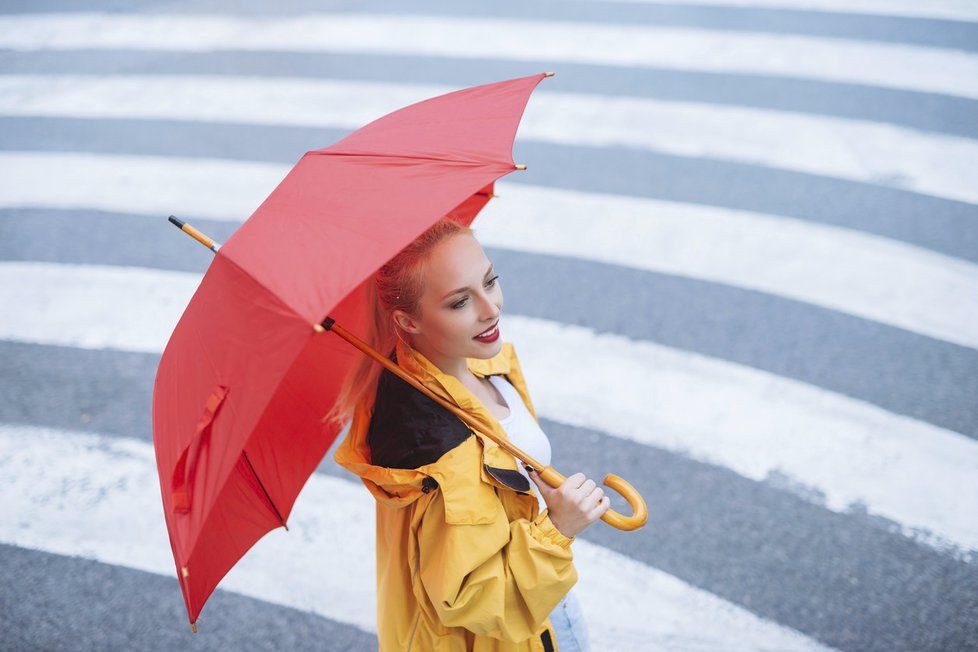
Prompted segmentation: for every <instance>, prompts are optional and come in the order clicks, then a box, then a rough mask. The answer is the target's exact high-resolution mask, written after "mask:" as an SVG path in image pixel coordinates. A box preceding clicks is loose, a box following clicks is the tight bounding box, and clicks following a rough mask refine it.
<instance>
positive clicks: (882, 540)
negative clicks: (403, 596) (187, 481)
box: [0, 0, 978, 651]
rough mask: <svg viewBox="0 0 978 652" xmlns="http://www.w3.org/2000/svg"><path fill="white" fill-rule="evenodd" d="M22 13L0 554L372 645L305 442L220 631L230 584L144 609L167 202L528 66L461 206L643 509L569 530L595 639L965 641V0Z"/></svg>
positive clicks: (831, 645)
mask: <svg viewBox="0 0 978 652" xmlns="http://www.w3.org/2000/svg"><path fill="white" fill-rule="evenodd" d="M96 4H98V3H96ZM106 8H107V9H108V6H107V7H106ZM52 9H53V11H36V13H3V14H0V125H3V126H2V128H0V171H2V179H3V181H2V182H0V309H2V315H3V316H2V317H0V362H2V364H0V395H2V396H3V398H2V399H0V487H2V491H3V494H2V495H3V496H4V507H3V508H0V513H2V515H3V518H2V519H0V544H2V545H0V564H3V565H4V567H5V568H6V569H7V570H8V573H11V574H23V575H24V576H25V577H26V576H27V574H26V571H24V570H22V568H23V567H22V566H21V565H20V564H21V562H20V559H21V557H19V556H18V555H23V554H26V555H30V557H29V558H30V559H31V560H33V561H32V562H31V563H32V564H34V565H35V566H37V567H46V566H49V565H51V564H53V561H52V560H54V559H61V558H63V559H64V560H66V561H67V562H68V563H70V564H75V565H76V566H77V565H78V564H80V563H81V561H82V560H87V561H90V562H97V564H98V565H97V566H95V568H97V569H102V570H97V571H86V572H87V573H92V572H94V573H96V575H97V574H99V573H101V574H102V575H105V574H107V573H108V572H109V569H113V571H115V570H117V569H127V570H129V571H139V572H140V573H146V574H148V575H139V576H134V577H133V579H132V580H131V582H130V587H135V588H136V589H137V590H139V588H140V587H142V589H143V590H145V591H149V592H151V593H152V592H157V593H158V595H159V599H158V602H159V603H160V604H161V605H166V609H169V611H167V610H164V609H162V608H161V610H160V611H159V612H154V613H145V612H141V613H139V614H138V615H137V614H134V613H133V614H131V616H130V620H129V621H128V622H130V623H134V622H137V621H142V624H141V625H140V626H138V627H137V626H136V625H134V624H130V625H129V627H131V628H132V631H130V632H127V635H128V636H129V640H132V641H134V643H133V645H134V646H135V647H137V648H145V649H155V648H157V647H160V648H161V649H163V648H164V647H167V648H169V649H172V645H176V644H178V643H177V641H182V643H179V644H181V645H182V644H190V643H192V644H193V645H196V646H203V647H206V648H208V649H210V648H211V647H213V648H214V649H217V648H222V649H223V648H224V647H227V646H229V645H235V644H247V642H248V641H252V642H254V641H255V640H256V639H254V638H253V637H252V635H251V634H249V631H248V626H250V627H257V628H262V629H265V628H267V627H278V628H280V630H281V631H289V632H291V635H292V636H294V639H293V640H294V641H295V646H296V647H299V648H300V649H306V648H308V649H372V648H373V647H375V645H376V643H375V638H374V639H372V638H371V636H372V635H373V633H374V632H375V631H376V622H375V620H374V618H375V611H374V604H375V600H376V595H375V585H374V576H373V574H374V567H373V555H374V541H373V536H374V529H373V505H372V499H371V497H370V496H369V494H368V493H367V492H366V491H365V490H364V489H363V487H362V484H361V483H360V482H359V480H358V479H357V478H355V477H354V476H352V475H350V474H349V473H347V472H345V470H343V469H340V468H338V467H336V465H335V464H334V463H333V462H332V458H331V453H329V454H327V456H326V457H325V458H324V460H323V463H322V464H321V465H320V468H319V470H318V472H317V473H316V474H314V475H313V477H312V478H311V479H310V481H309V483H308V484H307V485H306V487H305V488H304V489H303V493H302V494H301V495H300V497H299V500H298V502H297V503H296V508H295V510H294V512H293V516H292V518H291V519H290V531H289V532H285V531H284V530H276V531H273V532H271V533H269V535H267V536H266V537H265V538H263V539H262V540H261V541H260V542H259V543H258V544H256V545H255V546H254V548H253V549H252V550H251V551H249V553H248V555H247V556H246V557H245V559H243V560H242V561H241V562H240V563H239V564H238V565H237V566H236V567H235V568H234V569H233V570H232V571H231V573H230V574H228V575H227V576H226V577H225V578H224V580H222V582H221V585H220V587H219V591H218V593H216V594H215V596H219V594H223V595H226V596H228V597H229V598H230V596H239V597H244V598H249V599H253V600H258V601H260V604H264V605H268V606H269V607H272V606H274V607H275V610H270V611H268V612H267V613H266V615H265V616H264V618H266V619H267V620H268V623H267V624H266V622H264V621H262V620H261V619H260V618H261V616H259V617H258V618H259V619H258V620H256V618H255V616H249V619H248V620H246V622H247V624H248V626H244V627H242V626H239V627H237V628H235V629H234V630H233V631H232V630H221V625H220V621H222V620H224V621H228V622H230V621H231V619H232V618H234V617H241V614H244V613H245V612H246V610H249V609H250V608H251V607H247V606H244V605H245V603H242V602H228V603H222V602H219V601H213V602H211V603H209V604H208V606H207V607H206V608H205V610H204V612H203V613H202V617H201V621H200V625H201V629H200V632H199V633H198V634H197V635H196V636H194V635H192V634H190V633H189V631H176V632H175V631H173V630H180V628H183V629H184V630H185V629H186V622H185V620H184V619H181V611H180V610H181V609H182V600H181V598H180V595H179V588H178V586H177V583H176V581H175V577H174V576H173V572H174V570H173V560H172V555H171V553H170V550H169V545H168V542H167V538H166V533H165V529H164V521H163V518H162V512H161V502H160V498H159V483H158V479H157V477H156V469H155V462H154V458H153V449H152V433H151V431H150V429H149V411H150V399H151V384H152V377H153V375H154V373H155V367H156V363H157V362H158V360H159V355H160V353H161V352H162V349H163V347H164V346H165V344H166V341H167V338H168V336H169V334H170V332H171V331H172V330H173V327H174V326H175V324H176V322H177V320H178V319H179V317H180V315H181V313H182V311H183V309H184V307H185V306H186V305H187V302H188V301H189V299H190V297H191V295H192V294H193V292H194V291H195V290H196V288H197V285H198V284H199V282H200V279H201V278H202V275H203V272H204V271H205V270H206V267H207V264H208V263H209V259H210V254H208V253H207V252H200V251H197V249H199V247H197V248H193V247H191V246H189V245H187V243H186V242H184V240H185V238H184V239H179V237H178V236H174V231H173V229H172V226H170V225H168V224H167V222H166V216H167V215H169V214H175V215H178V216H180V217H182V218H184V219H187V220H188V221H190V222H191V223H194V224H195V225H196V226H198V227H199V228H201V229H202V230H204V231H205V232H207V233H209V234H211V235H213V236H214V237H216V238H217V239H218V240H224V239H226V237H227V236H228V235H229V234H230V233H231V232H233V230H234V229H235V228H236V227H237V226H238V225H239V224H240V223H241V222H242V221H243V220H244V219H246V218H247V217H248V216H249V215H250V214H251V213H252V212H253V211H254V210H255V208H256V207H257V206H258V205H259V204H260V203H261V201H262V200H263V199H264V198H265V197H266V196H267V195H268V193H269V192H271V190H272V189H273V188H274V187H275V186H276V185H277V184H278V182H279V181H280V180H281V178H282V176H283V175H284V174H285V173H286V172H287V171H288V169H289V168H290V167H291V165H292V164H293V163H294V162H295V161H296V160H297V159H298V157H299V156H300V155H301V154H302V153H303V152H304V151H306V150H309V149H315V148H319V147H323V146H326V145H328V144H329V143H330V142H333V141H335V140H338V139H339V138H341V137H342V136H343V135H345V134H346V133H349V132H350V131H352V130H354V129H356V128H357V127H359V126H361V125H363V124H365V123H367V122H369V121H371V120H373V119H375V118H377V117H379V116H380V115H383V114H385V113H387V112H389V111H392V110H394V109H396V108H398V107H400V106H403V105H405V104H409V103H412V102H415V101H418V100H421V99H424V98H427V97H431V96H433V95H437V94H440V93H444V92H449V91H451V90H454V89H456V88H460V87H463V86H469V85H474V84H476V83H483V82H487V81H494V80H498V79H506V78H512V77H517V76H522V75H526V74H533V73H534V72H540V71H545V70H554V71H556V72H557V76H556V77H554V78H552V79H548V80H547V82H546V84H543V85H541V87H540V88H539V89H537V90H536V91H535V92H534V94H533V96H532V98H531V101H530V103H529V105H528V106H527V110H526V113H525V116H524V118H523V121H522V123H521V126H520V131H519V133H518V137H517V143H516V154H517V155H516V156H515V159H516V161H517V162H519V163H525V164H527V165H528V169H527V171H525V172H522V173H521V175H520V176H517V175H510V176H508V177H506V178H504V179H503V180H501V181H500V182H499V183H498V184H497V186H496V192H497V194H498V195H499V197H497V198H496V199H493V200H492V201H491V202H490V203H489V204H488V205H487V207H486V208H485V209H484V211H483V212H482V213H481V214H480V216H479V217H478V218H477V219H476V221H475V222H474V224H473V226H474V228H475V230H476V234H477V237H478V238H479V239H480V241H481V242H482V243H483V245H484V246H485V247H486V248H487V253H488V254H489V256H490V258H491V259H492V260H493V261H494V263H495V265H496V268H497V269H498V270H499V271H500V273H501V278H500V282H501V284H502V287H503V288H504V290H505V296H506V302H505V306H504V308H503V316H502V320H501V322H500V324H501V333H502V336H503V338H504V340H506V341H512V342H514V344H515V346H516V349H517V351H518V352H519V355H520V359H521V362H522V364H523V367H524V370H525V372H526V376H527V381H528V384H529V387H530V390H531V393H532V395H533V398H534V404H535V406H536V407H537V410H538V413H539V414H540V416H541V418H542V424H543V425H544V426H545V429H546V430H547V432H548V434H549V435H550V437H551V440H552V441H553V442H554V466H555V467H556V468H558V469H560V470H561V471H562V472H564V473H565V474H569V473H570V472H574V471H577V470H581V471H583V472H585V473H586V474H587V475H588V476H589V477H594V478H600V477H603V475H604V474H606V473H609V472H611V473H616V474H618V475H620V476H622V477H624V478H626V479H627V480H629V482H631V483H632V484H633V485H634V486H635V487H636V488H637V489H638V490H639V491H640V492H641V493H642V495H643V496H645V498H646V500H647V501H648V503H649V507H650V512H651V519H650V525H649V526H648V527H646V528H644V529H643V530H640V531H638V532H636V533H629V534H622V533H620V532H616V531H612V530H611V529H610V528H603V527H601V526H600V524H597V525H596V526H595V527H592V528H590V529H589V530H587V531H586V532H585V533H583V534H582V535H581V537H580V539H579V541H578V542H577V543H576V544H575V560H576V563H577V565H578V568H579V570H580V577H581V579H580V584H579V587H580V590H579V597H580V601H581V604H582V607H583V611H584V613H585V616H586V618H587V620H588V628H589V630H590V633H591V637H592V645H593V647H594V649H596V650H616V651H617V650H643V651H644V650H670V651H671V650H829V649H839V650H847V649H915V650H918V649H919V650H927V649H969V646H975V647H978V625H976V624H975V623H976V622H978V613H976V612H975V608H974V605H975V604H978V557H976V555H975V553H976V551H978V518H976V517H975V514H978V489H976V488H978V442H976V439H978V351H976V349H978V327H976V326H975V323H976V317H978V172H976V170H978V165H976V164H978V128H976V127H975V125H976V124H978V52H976V51H978V11H975V10H974V6H973V5H972V4H971V3H967V2H956V1H954V0H943V1H942V2H934V3H927V4H926V5H921V4H919V3H910V2H902V1H899V2H896V1H895V2H881V1H878V0H853V1H851V2H847V3H845V4H842V3H839V2H836V1H835V0H711V2H710V4H709V5H701V4H697V3H693V2H687V1H685V0H676V1H674V2H669V3H665V2H652V1H648V2H646V1H644V0H632V1H630V2H622V1H620V0H616V1H614V2H612V1H610V0H575V1H574V2H565V3H550V2H540V3H535V4H533V5H530V4H527V3H515V2H509V1H506V2H502V3H501V4H499V5H494V6H493V8H492V10H491V11H490V10H489V9H488V5H478V4H475V3H462V4H458V3H453V4H451V5H448V4H447V3H441V2H437V1H435V0H425V1H423V2H422V3H420V4H415V3H412V6H411V7H410V8H408V7H401V6H399V5H396V4H385V3H382V2H377V3H371V5H370V6H367V7H362V6H358V7H357V10H356V11H346V10H335V11H333V12H329V11H327V10H325V9H323V8H320V7H311V6H309V5H308V4H300V5H299V6H297V7H296V8H295V9H289V8H284V9H283V10H282V12H281V13H276V14H274V15H271V14H267V13H263V12H262V11H259V10H257V9H256V8H252V7H248V6H241V7H236V6H234V5H231V4H230V3H228V4H227V6H223V7H222V6H216V5H215V4H214V3H211V4H209V5H208V6H207V7H206V8H203V7H202V8H200V9H198V10H192V9H186V8H184V9H181V11H183V12H185V13H176V12H173V11H172V10H167V11H162V10H160V11H156V10H151V11H139V12H117V11H106V12H99V11H96V10H90V11H85V12H72V13H68V12H62V11H61V10H60V9H59V8H58V6H54V7H52ZM942 26H943V27H945V28H946V29H944V30H941V29H940V27H942ZM884 33H885V34H886V37H885V38H884V37H883V36H882V35H883V34H884ZM968 35H971V36H972V37H974V40H973V41H969V40H968V38H969V36H968ZM942 39H944V40H943V41H942ZM962 43H966V44H967V46H964V47H963V46H962ZM334 61H339V62H340V63H335V62H334ZM415 61H417V62H422V63H425V64H430V65H427V67H426V66H420V65H419V66H414V65H411V63H412V62H415ZM259 63H260V64H261V65H259ZM341 67H342V70H340V68H341ZM432 70H434V71H435V72H434V73H433V72H431V71H432ZM460 80H468V81H460ZM658 82H662V83H661V84H660V83H658ZM799 91H804V92H799ZM852 98H859V100H860V101H855V102H853V101H850V100H851V99H852ZM891 104H898V105H899V107H895V106H891ZM969 123H970V125H971V126H969ZM204 254H206V255H204ZM567 351H573V352H574V360H575V362H574V364H570V363H569V361H568V359H567ZM15 551H16V554H15ZM351 551H356V554H352V553H351ZM69 567H70V566H69ZM78 567H79V568H80V566H78ZM14 569H20V570H16V573H15V570H14ZM151 576H155V577H159V578H160V579H161V580H163V583H159V582H157V583H155V584H153V583H150V582H149V581H148V580H147V579H146V578H147V577H151ZM80 577H81V576H80ZM86 577H87V575H86ZM84 581H86V580H81V579H75V580H71V579H67V580H66V582H75V583H81V582H84ZM9 587H14V588H9ZM29 591H31V588H30V586H19V585H18V584H17V582H16V581H14V582H10V583H8V592H12V593H11V595H13V596H14V597H15V600H13V601H4V602H2V603H0V629H3V628H4V626H5V624H6V623H12V622H23V620H24V619H25V618H26V619H27V620H28V622H30V619H31V618H33V619H35V620H34V622H37V623H40V622H42V619H43V618H45V617H47V618H50V617H51V614H44V613H37V609H33V610H28V609H27V607H26V605H28V604H29V603H28V601H27V600H26V599H24V600H20V601H18V600H16V596H17V595H19V594H20V592H29ZM18 602H20V603H21V604H23V605H25V606H18V604H17V603H18ZM132 609H133V608H132V606H131V604H129V602H128V601H127V600H126V596H125V595H119V596H118V597H117V598H114V599H112V600H109V601H106V602H104V603H100V604H97V605H91V604H85V605H83V604H79V605H77V606H76V607H73V608H72V609H71V612H70V614H69V615H68V616H67V617H66V619H65V621H64V622H65V625H64V626H63V627H61V628H60V629H58V630H56V631H55V630H50V629H45V628H41V627H38V628H36V629H34V628H28V629H27V630H26V631H21V632H20V633H19V635H18V636H19V638H17V639H16V641H17V643H16V645H14V646H13V649H20V648H21V647H23V648H24V649H40V648H50V647H62V646H66V645H67V646H74V647H77V648H79V649H104V645H105V643H104V641H103V643H101V644H100V643H99V640H100V639H99V638H98V636H97V635H95V634H94V633H93V632H94V627H93V625H92V623H95V622H98V619H104V618H113V617H115V618H118V616H113V614H117V613H120V612H121V613H123V614H127V613H129V612H130V611H131V610H132ZM42 611H43V610H42ZM229 612H230V613H229ZM234 613H236V614H237V616H233V615H232V614H234ZM248 613H249V614H250V613H251V612H250V611H248ZM257 613H259V614H260V613H261V612H260V611H258V612H257ZM122 620H123V621H126V619H125V618H123V619H122ZM297 623H298V624H299V625H297ZM124 626H125V625H124ZM324 627H325V628H329V631H330V632H331V635H332V636H335V639H333V640H334V641H335V647H329V644H328V643H325V644H324V642H323V640H317V639H316V638H315V637H313V635H312V634H311V633H312V632H314V631H321V630H322V628H324ZM191 636H194V638H193V639H191V638H190V637H191ZM10 640H15V639H10ZM163 641H167V643H166V644H163V643H162V642H163ZM341 641H342V642H341ZM324 645H325V646H326V647H325V648H324ZM0 647H3V646H0ZM113 647H114V646H113Z"/></svg>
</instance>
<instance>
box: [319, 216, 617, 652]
mask: <svg viewBox="0 0 978 652" xmlns="http://www.w3.org/2000/svg"><path fill="white" fill-rule="evenodd" d="M368 285H369V287H368V292H369V293H370V300H371V302H372V310H373V319H372V324H371V332H369V333H367V334H366V339H367V341H368V342H370V343H371V344H372V345H373V346H375V347H376V349H377V350H379V351H390V352H391V353H390V355H389V357H390V359H391V360H392V361H394V362H395V363H397V364H398V365H399V366H400V367H402V368H404V369H405V370H407V371H408V372H409V373H411V374H412V375H413V376H414V377H415V378H417V379H418V380H419V381H420V382H421V383H422V384H423V385H424V386H425V387H426V388H428V389H430V390H431V391H432V392H434V393H435V394H436V395H438V396H439V397H441V398H443V399H445V400H447V401H449V402H451V403H454V404H455V405H458V406H459V408H461V409H462V410H463V411H465V412H466V414H468V415H470V416H471V417H473V419H475V421H476V422H477V423H478V424H479V426H480V427H479V429H478V430H472V429H470V428H469V426H468V425H466V424H465V423H464V422H462V421H461V420H460V419H459V418H458V417H456V416H455V415H454V414H452V413H451V412H450V411H448V410H446V409H444V408H443V407H442V406H440V405H438V404H437V403H436V402H435V401H433V400H431V399H430V398H429V397H428V396H426V395H425V394H423V393H422V392H420V391H418V390H417V389H416V388H414V387H412V386H411V385H409V384H408V383H406V382H405V381H404V380H403V379H401V378H399V377H398V376H396V375H395V374H393V373H391V372H390V371H388V370H387V369H384V368H382V367H381V365H378V364H375V363H374V361H373V360H371V359H370V358H368V357H367V356H363V359H362V360H361V361H360V362H359V366H358V367H357V368H355V369H354V371H353V372H352V373H351V374H350V376H349V377H348V378H347V379H346V381H345V384H344V386H343V389H342V391H341V393H340V396H339V399H338V400H337V403H336V405H335V406H334V408H333V410H332V411H331V412H330V414H329V415H327V417H328V418H330V419H332V420H334V421H335V422H336V423H345V422H346V420H347V418H350V419H351V421H350V430H349V432H348V433H347V435H346V437H345V438H344V439H343V441H342V442H341V443H340V445H339V447H338V448H337V450H336V452H335V453H334V459H335V460H336V461H337V463H339V464H340V465H342V466H343V467H345V468H347V469H349V470H350V471H352V472H353V473H355V474H357V475H358V476H359V477H360V479H361V480H362V481H363V483H364V485H365V486H366V487H367V489H368V490H369V491H370V492H371V494H373V496H374V497H375V498H376V528H377V530H376V531H377V549H376V552H377V559H376V561H377V578H376V579H377V631H378V639H379V644H380V650H381V651H382V652H384V651H387V650H390V651H391V652H393V651H394V650H397V651H399V652H400V651H403V650H416V651H424V652H428V651H438V650H445V651H449V650H451V651H456V650H458V651H462V650H474V651H476V652H481V651H485V652H488V651H494V652H501V651H505V652H517V651H531V650H532V651H535V652H552V651H553V650H560V651H561V652H577V651H578V650H582V651H583V650H588V649H589V648H588V641H587V630H586V626H585V624H584V621H583V619H582V617H581V613H580V610H579V608H578V603H577V600H576V597H575V596H574V594H573V592H572V591H571V590H570V589H571V587H572V586H573V585H574V584H575V583H576V581H577V578H578V576H577V570H576V569H575V567H574V564H573V553H572V550H571V544H572V543H573V541H574V537H575V536H576V535H577V534H578V533H579V532H581V531H582V530H584V529H585V528H587V527H588V526H590V525H591V524H592V523H594V522H595V521H597V520H598V519H599V518H601V515H602V514H604V512H605V511H607V510H608V508H609V506H610V502H609V499H608V497H607V496H605V495H604V491H603V490H602V489H601V488H600V487H598V486H597V485H596V484H595V482H594V481H593V480H590V479H588V478H586V477H585V476H584V474H582V473H575V474H574V475H571V476H570V477H568V478H567V480H566V481H565V482H564V484H563V485H562V486H560V487H559V488H552V487H550V486H549V485H547V484H546V483H545V482H543V480H541V479H540V477H539V475H538V474H537V473H536V470H535V469H533V470H529V469H527V468H525V465H524V464H523V463H522V462H519V461H518V460H517V459H516V458H515V457H514V456H513V455H510V454H509V453H506V451H505V450H504V449H502V448H501V447H500V446H498V445H497V444H496V443H495V442H494V441H492V439H490V438H489V437H486V436H485V435H484V434H482V433H483V432H491V433H493V434H494V435H495V436H496V437H497V438H499V439H507V440H509V441H511V442H513V443H514V444H515V445H516V446H517V447H518V448H520V449H521V450H524V451H525V452H527V453H528V454H529V455H531V456H532V457H534V458H535V459H537V460H538V461H539V462H540V463H541V464H549V463H550V453H551V449H550V442H549V440H548V439H547V436H546V434H545V433H544V432H543V431H542V430H541V429H540V427H539V424H538V422H537V420H536V412H535V410H534V408H533V403H532V401H531V400H530V396H529V392H528V390H527V387H526V382H525V379H524V377H523V374H522V370H521V368H520V365H519V360H518V358H517V357H516V352H515V349H514V347H513V344H512V343H511V342H503V341H502V338H501V335H500V333H501V332H502V329H503V328H504V324H502V323H501V322H500V315H501V311H502V306H503V293H502V289H501V288H500V284H499V274H498V273H495V271H494V269H493V267H492V265H491V263H490V261H489V259H488V258H487V257H486V255H485V252H484V251H483V250H482V247H481V246H480V245H479V243H478V241H477V240H476V239H475V237H474V233H473V230H472V229H471V228H468V227H464V226H462V225H460V224H458V223H457V222H454V221H452V220H450V219H448V218H443V219H442V220H440V221H439V222H438V223H436V224H435V225H434V226H432V227H431V228H430V229H428V230H427V231H426V232H425V233H424V234H422V235H421V236H420V237H419V238H417V239H416V240H415V241H414V242H412V243H411V244H410V245H409V246H408V247H406V248H405V249H404V250H403V251H401V252H400V253H399V254H398V255H397V256H396V257H394V258H393V259H392V260H390V261H389V262H388V263H387V264H386V265H385V266H384V267H382V268H381V269H380V270H379V271H378V272H377V274H376V275H375V277H374V279H373V283H370V284H368ZM531 480H532V483H533V484H532V485H531V483H530V481H531ZM531 487H532V489H533V490H531ZM541 508H543V509H541Z"/></svg>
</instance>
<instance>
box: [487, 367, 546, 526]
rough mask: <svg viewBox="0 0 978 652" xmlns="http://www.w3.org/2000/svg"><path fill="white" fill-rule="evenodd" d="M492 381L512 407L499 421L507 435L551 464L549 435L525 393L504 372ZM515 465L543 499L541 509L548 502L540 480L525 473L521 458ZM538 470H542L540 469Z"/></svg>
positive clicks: (535, 455) (530, 453) (531, 453)
mask: <svg viewBox="0 0 978 652" xmlns="http://www.w3.org/2000/svg"><path fill="white" fill-rule="evenodd" d="M489 382H491V383H492V384H493V385H494V386H495V387H496V389H497V390H499V393H500V394H502V395H503V398H504V399H506V406H507V407H509V416H508V417H506V418H505V419H499V423H500V425H502V427H503V430H505V431H506V436H507V437H509V440H510V441H511V442H513V444H514V445H515V446H516V447H517V448H519V449H520V450H522V451H523V452H525V453H527V454H528V455H529V456H530V457H532V458H533V459H535V460H537V461H538V462H540V463H541V464H543V465H544V466H549V465H550V454H551V450H550V439H549V438H548V437H547V434H546V433H545V432H543V430H541V429H540V426H539V425H537V422H536V420H534V418H533V415H532V414H530V411H529V410H528V409H527V408H526V404H525V403H524V402H523V397H521V396H520V393H519V392H517V391H516V388H515V387H513V386H512V385H511V384H510V383H509V381H507V380H506V378H505V377H504V376H502V375H495V376H489ZM516 468H517V470H518V471H519V472H520V473H522V474H523V476H524V477H525V478H526V479H527V481H528V482H529V483H530V488H532V489H533V492H534V493H535V494H536V496H537V500H539V501H540V510H541V511H542V510H543V509H544V508H546V506H547V503H546V502H545V501H544V500H543V494H541V493H540V489H538V488H537V484H536V483H535V482H534V481H533V480H530V476H529V475H528V474H527V473H526V469H524V468H523V463H522V461H520V460H519V458H517V460H516ZM536 470H537V471H540V469H536Z"/></svg>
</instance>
